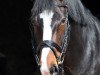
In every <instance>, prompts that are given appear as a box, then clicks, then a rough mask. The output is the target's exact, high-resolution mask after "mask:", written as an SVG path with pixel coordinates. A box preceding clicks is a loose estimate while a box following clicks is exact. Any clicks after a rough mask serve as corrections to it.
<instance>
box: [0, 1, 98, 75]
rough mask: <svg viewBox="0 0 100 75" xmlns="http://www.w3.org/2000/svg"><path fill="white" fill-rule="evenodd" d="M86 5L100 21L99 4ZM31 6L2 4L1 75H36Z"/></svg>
mask: <svg viewBox="0 0 100 75" xmlns="http://www.w3.org/2000/svg"><path fill="white" fill-rule="evenodd" d="M83 3H84V5H85V6H86V7H87V8H88V9H90V11H91V12H92V13H93V15H94V16H97V17H98V18H100V16H99V15H100V11H99V10H100V8H99V7H100V2H99V0H83ZM32 6H33V2H32V0H0V62H1V63H0V65H2V66H0V72H2V73H4V74H0V75H5V74H6V75H35V74H34V72H36V62H35V60H34V57H33V51H32V48H31V34H30V30H29V25H30V19H29V18H30V16H31V8H32ZM1 58H2V59H1ZM5 64H6V66H4V65H5Z"/></svg>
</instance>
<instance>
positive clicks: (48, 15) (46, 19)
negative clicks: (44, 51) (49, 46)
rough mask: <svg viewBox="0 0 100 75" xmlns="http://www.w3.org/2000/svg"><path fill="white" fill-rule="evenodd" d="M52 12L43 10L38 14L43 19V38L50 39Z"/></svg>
mask: <svg viewBox="0 0 100 75" xmlns="http://www.w3.org/2000/svg"><path fill="white" fill-rule="evenodd" d="M52 16H53V12H52V11H51V12H48V11H43V12H42V13H41V14H40V18H42V19H43V26H44V29H43V40H51V37H52V30H51V26H50V25H51V21H52Z"/></svg>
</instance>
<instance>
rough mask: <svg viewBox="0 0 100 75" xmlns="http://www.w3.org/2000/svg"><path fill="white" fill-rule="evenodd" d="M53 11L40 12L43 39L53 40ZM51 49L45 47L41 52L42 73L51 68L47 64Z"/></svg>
mask: <svg viewBox="0 0 100 75" xmlns="http://www.w3.org/2000/svg"><path fill="white" fill-rule="evenodd" d="M53 14H54V13H53V12H52V11H51V12H48V11H43V12H42V13H41V14H40V18H42V19H43V27H44V28H43V40H51V37H52V30H51V26H50V25H51V21H52V17H53ZM49 51H50V48H43V50H42V53H41V68H40V70H41V73H42V75H44V74H43V73H44V72H48V73H49V69H48V66H47V56H48V53H49Z"/></svg>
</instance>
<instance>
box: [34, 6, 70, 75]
mask: <svg viewBox="0 0 100 75" xmlns="http://www.w3.org/2000/svg"><path fill="white" fill-rule="evenodd" d="M58 7H66V5H63V6H62V5H59V6H58ZM66 15H68V14H66ZM70 30H71V28H70V25H69V22H68V16H66V18H65V30H64V35H63V36H62V44H61V46H59V45H58V44H57V43H55V42H53V41H50V40H44V41H42V42H41V43H40V44H39V45H38V47H37V50H35V48H34V56H35V59H36V62H37V64H38V66H40V64H39V61H40V60H39V57H38V55H39V54H40V53H41V51H42V49H43V48H46V47H49V48H50V49H51V50H52V52H53V54H54V55H55V57H56V61H57V63H58V72H59V71H60V72H62V75H64V69H63V61H64V57H65V53H66V50H67V47H68V43H69V40H70ZM33 40H34V39H33ZM33 47H34V46H33ZM55 49H56V50H58V52H60V53H61V55H60V57H58V56H57V53H56V51H55Z"/></svg>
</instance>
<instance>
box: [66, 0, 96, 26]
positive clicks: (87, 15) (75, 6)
mask: <svg viewBox="0 0 100 75" xmlns="http://www.w3.org/2000/svg"><path fill="white" fill-rule="evenodd" d="M66 2H67V5H68V13H69V16H70V17H71V18H72V19H73V20H74V21H75V22H77V23H79V24H83V25H91V24H92V25H93V24H95V21H96V20H97V19H96V17H94V16H93V15H92V13H91V12H90V11H89V10H88V9H87V8H85V6H83V4H82V2H81V0H66Z"/></svg>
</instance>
